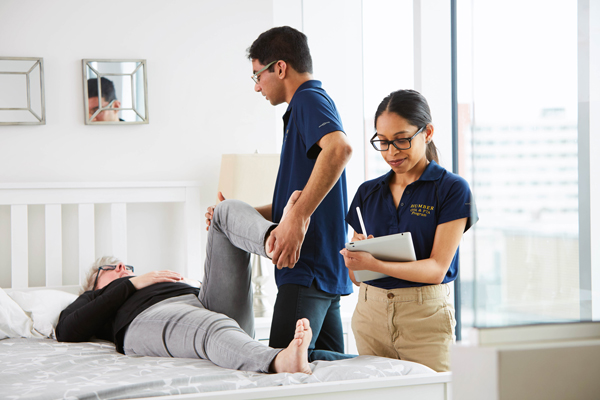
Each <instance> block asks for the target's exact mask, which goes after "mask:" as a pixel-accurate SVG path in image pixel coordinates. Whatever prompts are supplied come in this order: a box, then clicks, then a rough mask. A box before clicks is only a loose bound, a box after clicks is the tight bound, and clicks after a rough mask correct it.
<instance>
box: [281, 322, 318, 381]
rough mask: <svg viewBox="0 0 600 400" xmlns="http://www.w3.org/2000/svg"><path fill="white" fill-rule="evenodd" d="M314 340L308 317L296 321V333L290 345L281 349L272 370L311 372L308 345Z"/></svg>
mask: <svg viewBox="0 0 600 400" xmlns="http://www.w3.org/2000/svg"><path fill="white" fill-rule="evenodd" d="M311 340H312V329H310V322H309V321H308V319H306V318H302V319H299V320H298V322H297V323H296V333H295V334H294V339H293V340H292V341H291V342H290V345H289V346H288V347H287V348H285V349H283V350H281V352H279V354H277V356H276V357H275V359H274V360H273V362H272V363H271V370H272V371H274V372H276V373H279V372H290V373H295V372H301V373H303V374H311V373H312V371H311V370H310V366H309V365H308V345H309V344H310V341H311Z"/></svg>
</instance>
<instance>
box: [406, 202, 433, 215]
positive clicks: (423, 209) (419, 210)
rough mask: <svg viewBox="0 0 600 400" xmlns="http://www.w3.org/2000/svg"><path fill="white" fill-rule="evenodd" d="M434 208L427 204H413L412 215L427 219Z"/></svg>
mask: <svg viewBox="0 0 600 400" xmlns="http://www.w3.org/2000/svg"><path fill="white" fill-rule="evenodd" d="M434 208H435V207H434V206H428V205H426V204H411V205H410V215H414V216H416V217H427V216H429V215H431V212H432V211H433V209H434Z"/></svg>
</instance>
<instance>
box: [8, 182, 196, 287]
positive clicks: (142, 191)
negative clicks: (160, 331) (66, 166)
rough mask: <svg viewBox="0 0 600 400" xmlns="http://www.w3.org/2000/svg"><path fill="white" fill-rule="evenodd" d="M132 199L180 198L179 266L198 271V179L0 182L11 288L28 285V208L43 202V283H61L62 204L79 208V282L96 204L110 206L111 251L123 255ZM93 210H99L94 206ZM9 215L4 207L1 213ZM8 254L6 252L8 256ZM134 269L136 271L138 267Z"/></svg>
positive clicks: (91, 242)
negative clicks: (182, 253) (181, 250)
mask: <svg viewBox="0 0 600 400" xmlns="http://www.w3.org/2000/svg"><path fill="white" fill-rule="evenodd" d="M130 203H182V205H183V221H184V222H183V224H182V225H183V232H182V233H181V235H182V237H183V242H184V245H183V248H184V250H183V252H184V255H183V257H182V259H183V260H184V265H183V270H182V271H180V272H182V273H183V274H185V275H186V276H198V277H201V276H202V275H201V274H202V269H203V266H202V259H203V253H204V252H203V249H202V248H201V242H202V232H203V225H202V224H203V213H202V210H201V206H200V184H199V182H118V183H113V182H111V183H86V182H82V183H63V182H61V183H5V184H0V206H9V207H10V216H9V218H8V219H9V221H6V218H5V219H2V220H1V222H2V224H5V225H6V224H10V247H9V246H8V245H7V243H4V245H3V248H4V249H7V248H8V249H10V273H11V279H10V282H11V288H13V289H21V288H27V287H28V286H30V285H29V276H28V274H29V259H28V258H29V257H28V255H29V254H30V251H31V249H30V244H29V241H30V239H29V237H30V233H29V232H28V229H29V224H28V207H30V206H34V205H35V206H38V207H39V206H40V205H41V206H43V208H44V217H43V218H44V220H43V226H44V228H43V230H44V232H43V236H44V247H45V256H44V259H45V269H46V273H45V276H46V282H45V286H46V287H63V286H65V285H64V283H63V282H62V276H63V274H62V268H63V248H64V245H65V244H64V243H63V233H62V232H63V224H64V218H63V216H62V206H63V205H75V206H76V207H77V227H76V228H77V229H76V231H77V232H78V233H77V242H78V243H77V244H76V246H77V252H78V266H79V280H78V282H79V283H80V284H81V283H82V280H83V279H84V278H85V274H86V273H87V271H88V269H89V267H90V265H91V264H92V263H93V261H94V260H95V259H96V257H97V256H100V255H104V254H97V252H96V233H95V232H96V229H97V228H96V227H95V215H97V214H98V213H97V212H96V213H95V208H96V207H99V205H102V207H110V212H109V213H108V214H109V218H108V219H109V220H108V221H103V222H102V224H103V226H109V228H108V229H109V231H110V237H111V239H110V240H111V242H112V243H111V244H112V250H113V254H115V255H116V254H118V255H119V258H121V259H124V260H127V254H128V243H127V240H128V238H127V236H128V235H127V229H128V224H127V221H128V218H127V212H128V207H127V205H128V204H130ZM96 211H97V210H96ZM5 214H8V212H5ZM4 228H5V229H4V231H8V227H7V226H5V227H4ZM6 258H7V257H5V259H6ZM136 272H137V271H136Z"/></svg>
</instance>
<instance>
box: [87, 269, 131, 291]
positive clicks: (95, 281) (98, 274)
mask: <svg viewBox="0 0 600 400" xmlns="http://www.w3.org/2000/svg"><path fill="white" fill-rule="evenodd" d="M116 268H117V266H116V265H102V266H100V267H98V273H97V274H96V279H95V280H94V286H92V290H95V289H96V285H97V284H98V277H99V276H100V271H113V270H115V269H116ZM125 269H126V270H128V271H131V272H133V266H132V265H125Z"/></svg>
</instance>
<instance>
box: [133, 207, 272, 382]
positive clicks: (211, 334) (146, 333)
mask: <svg viewBox="0 0 600 400" xmlns="http://www.w3.org/2000/svg"><path fill="white" fill-rule="evenodd" d="M272 226H273V224H272V223H271V222H269V221H267V220H265V219H264V218H263V217H262V216H261V215H260V214H259V213H258V212H257V211H256V210H255V209H254V208H252V207H251V206H249V205H248V204H246V203H243V202H241V201H237V200H226V201H224V202H221V203H220V204H219V205H217V207H216V208H215V211H214V216H213V220H212V223H211V226H210V229H209V231H208V241H207V246H206V262H205V265H204V280H203V281H202V286H201V289H200V294H199V295H198V297H197V298H196V296H194V295H186V296H179V297H174V298H170V299H167V300H163V301H161V302H160V303H158V304H155V305H153V306H152V307H150V308H148V309H147V310H145V311H144V312H142V313H141V314H140V315H138V316H137V317H136V318H135V319H134V320H133V322H132V323H131V324H130V325H129V328H128V329H127V332H126V333H125V340H124V348H125V354H127V355H133V354H137V355H145V356H154V357H181V358H202V359H205V360H210V361H212V362H213V363H215V364H217V365H219V366H221V367H225V368H232V369H238V370H246V371H255V372H269V366H270V365H271V362H272V361H273V359H274V358H275V356H276V355H277V354H278V353H279V352H280V351H281V350H277V349H272V348H270V347H267V346H265V345H264V344H262V343H259V342H257V341H255V340H253V339H252V337H251V336H254V315H253V311H252V290H251V286H250V284H251V281H250V277H251V268H250V254H251V253H254V254H259V255H261V256H264V257H266V254H265V250H264V241H265V235H266V234H267V232H268V231H269V229H270V228H271V227H272Z"/></svg>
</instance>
